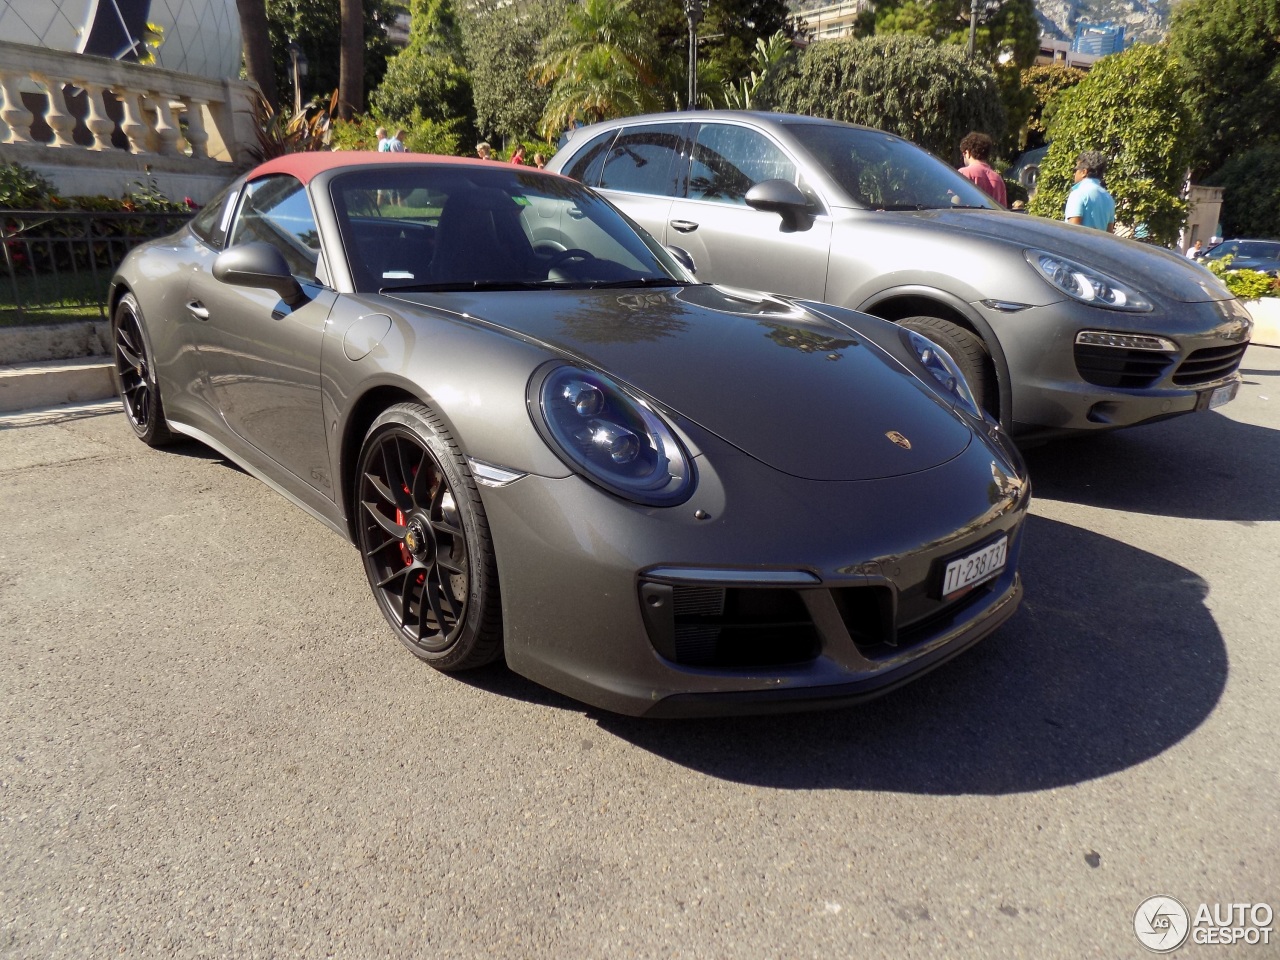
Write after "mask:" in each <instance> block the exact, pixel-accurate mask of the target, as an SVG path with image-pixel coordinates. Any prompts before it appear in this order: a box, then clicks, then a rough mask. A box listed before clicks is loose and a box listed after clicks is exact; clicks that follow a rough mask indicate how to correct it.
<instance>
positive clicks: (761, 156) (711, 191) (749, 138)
mask: <svg viewBox="0 0 1280 960" xmlns="http://www.w3.org/2000/svg"><path fill="white" fill-rule="evenodd" d="M765 180H786V181H788V182H790V183H795V182H796V165H795V164H794V163H792V162H791V160H790V159H789V158H788V157H787V155H786V154H785V153H783V152H782V150H780V149H779V148H778V147H777V146H776V145H775V144H774V142H773V141H772V140H770V139H769V138H768V137H766V136H765V135H764V134H762V133H760V132H759V131H758V130H752V129H751V128H749V127H740V126H736V125H734V124H727V123H707V124H703V125H702V129H700V130H699V131H698V141H697V143H696V144H694V148H693V161H692V163H691V165H690V169H689V198H690V199H691V200H718V201H720V202H721V203H739V204H742V203H746V200H745V197H746V195H747V191H748V190H750V189H751V188H752V187H754V186H755V185H756V184H757V183H762V182H763V181H765Z"/></svg>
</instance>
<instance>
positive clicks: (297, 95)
mask: <svg viewBox="0 0 1280 960" xmlns="http://www.w3.org/2000/svg"><path fill="white" fill-rule="evenodd" d="M288 49H289V60H290V62H291V63H292V65H293V115H294V116H295V117H296V116H299V115H301V113H302V78H303V77H305V76H306V75H307V55H306V54H305V53H303V52H302V46H301V45H300V44H299V43H298V41H297V40H290V41H289V48H288Z"/></svg>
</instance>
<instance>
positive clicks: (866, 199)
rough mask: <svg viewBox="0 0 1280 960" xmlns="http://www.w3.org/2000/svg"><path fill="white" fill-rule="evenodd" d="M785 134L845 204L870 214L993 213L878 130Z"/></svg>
mask: <svg viewBox="0 0 1280 960" xmlns="http://www.w3.org/2000/svg"><path fill="white" fill-rule="evenodd" d="M785 126H786V128H787V130H788V131H789V132H790V133H791V135H792V136H793V137H795V138H796V140H798V141H800V143H801V144H802V145H803V146H804V148H805V149H806V150H808V151H809V154H810V155H811V156H812V157H813V159H814V161H815V163H816V164H817V165H818V166H820V167H822V168H823V169H824V170H826V171H827V173H828V174H830V175H831V177H832V178H834V179H835V181H836V182H837V183H838V184H840V186H841V187H842V188H843V189H844V191H845V193H847V194H848V195H849V199H850V200H852V201H853V202H854V203H856V204H858V206H860V207H866V208H868V209H871V210H937V209H940V208H946V207H981V208H983V209H987V210H995V209H999V208H998V207H997V206H996V204H995V203H994V202H993V201H992V200H991V199H990V198H989V197H988V196H987V195H986V194H985V193H983V192H982V191H981V190H979V189H978V188H977V187H976V186H974V185H973V184H972V183H970V182H969V181H968V180H966V179H965V178H964V177H962V176H960V174H958V173H956V171H954V170H952V169H951V168H950V167H949V166H947V165H946V164H945V163H943V162H942V161H941V160H939V159H938V158H937V157H935V156H933V154H931V153H926V152H925V151H924V150H921V149H920V148H919V147H917V146H916V145H915V144H913V143H908V142H907V141H906V140H903V139H902V138H901V137H895V136H893V135H892V134H889V133H881V132H880V131H878V130H861V129H858V128H857V127H845V126H840V125H839V124H834V123H788V124H785Z"/></svg>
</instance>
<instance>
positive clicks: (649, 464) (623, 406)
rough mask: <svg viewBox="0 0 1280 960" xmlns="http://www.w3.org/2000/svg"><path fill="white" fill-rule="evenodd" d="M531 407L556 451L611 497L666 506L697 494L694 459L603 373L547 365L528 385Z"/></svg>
mask: <svg viewBox="0 0 1280 960" xmlns="http://www.w3.org/2000/svg"><path fill="white" fill-rule="evenodd" d="M529 405H530V408H531V411H532V413H533V419H534V423H535V425H536V426H537V427H538V432H539V433H541V434H542V437H543V439H544V440H546V441H547V443H548V444H549V445H550V446H551V449H552V450H554V451H556V453H558V454H559V455H560V457H561V459H563V460H564V461H565V462H566V463H567V464H568V465H569V466H570V467H572V468H573V469H574V470H575V471H577V472H578V473H580V474H582V475H583V476H584V477H586V478H587V479H588V480H591V481H592V482H593V483H596V484H598V485H600V486H601V487H604V489H606V490H608V491H609V492H610V493H616V494H617V495H618V496H620V497H625V498H627V499H628V500H634V501H635V502H637V503H643V504H648V505H649V506H655V507H668V506H673V505H675V504H677V503H683V502H684V501H685V500H687V499H688V498H689V495H690V494H691V493H692V492H693V462H692V460H691V459H690V457H689V455H688V454H687V453H686V452H685V449H684V447H683V446H681V444H680V441H679V440H677V439H676V436H675V433H674V432H673V431H672V430H671V428H670V427H669V426H667V424H666V423H665V422H664V421H663V419H662V418H661V417H660V416H659V415H658V414H657V413H655V412H654V411H653V410H652V409H650V407H649V406H648V404H646V403H645V402H644V401H643V400H640V399H639V398H637V397H633V396H632V395H631V394H629V393H628V392H627V391H626V390H624V389H623V388H622V387H621V386H619V385H618V384H616V383H614V382H613V380H611V379H609V378H608V377H606V376H605V375H604V374H602V373H598V372H596V371H594V370H586V369H583V368H581V367H571V366H567V365H553V366H549V367H543V368H542V370H540V371H539V372H538V373H535V374H534V376H533V379H532V380H530V381H529Z"/></svg>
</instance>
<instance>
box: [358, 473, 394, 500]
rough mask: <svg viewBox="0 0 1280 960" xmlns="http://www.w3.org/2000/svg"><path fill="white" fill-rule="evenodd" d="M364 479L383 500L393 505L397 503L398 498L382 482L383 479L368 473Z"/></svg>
mask: <svg viewBox="0 0 1280 960" xmlns="http://www.w3.org/2000/svg"><path fill="white" fill-rule="evenodd" d="M364 479H365V482H366V483H368V484H369V486H371V487H373V490H374V492H375V493H376V494H377V495H378V496H380V497H381V498H382V499H383V500H385V501H387V503H390V504H393V505H394V504H395V503H396V498H395V496H394V495H393V494H392V493H391V489H390V488H389V487H388V486H387V485H386V484H385V483H383V482H382V478H381V477H377V476H374V475H373V474H372V473H366V474H365V475H364Z"/></svg>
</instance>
